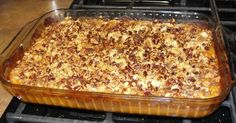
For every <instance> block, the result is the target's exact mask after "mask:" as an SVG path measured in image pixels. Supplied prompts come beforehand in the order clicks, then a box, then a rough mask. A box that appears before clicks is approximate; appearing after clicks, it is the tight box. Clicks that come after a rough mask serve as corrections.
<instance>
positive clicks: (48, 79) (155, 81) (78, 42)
mask: <svg viewBox="0 0 236 123" xmlns="http://www.w3.org/2000/svg"><path fill="white" fill-rule="evenodd" d="M32 40H33V43H32V46H31V47H30V48H29V49H28V50H27V51H25V53H24V56H23V58H22V59H20V60H19V61H17V65H16V67H14V68H13V69H12V70H11V71H10V75H9V78H10V81H11V82H12V83H14V84H20V85H27V86H36V87H45V88H55V89H65V90H76V91H88V92H103V93H112V94H113V93H114V94H129V95H144V96H150V95H152V96H163V97H178V98H211V97H216V96H218V95H219V94H220V93H221V87H220V74H219V67H218V66H219V65H218V60H217V57H216V54H215V48H214V42H213V34H212V29H211V28H210V27H209V26H208V25H207V24H205V23H201V22H197V23H194V22H185V23H178V22H175V20H174V19H170V20H168V21H161V20H158V19H156V20H143V19H136V20H134V19H129V18H119V19H118V18H117V19H116V18H114V19H105V18H90V17H80V18H77V19H72V18H70V17H67V18H65V19H64V20H62V21H59V22H53V23H50V24H49V25H48V26H46V27H45V28H44V29H43V30H41V31H36V32H35V34H34V36H33V38H32Z"/></svg>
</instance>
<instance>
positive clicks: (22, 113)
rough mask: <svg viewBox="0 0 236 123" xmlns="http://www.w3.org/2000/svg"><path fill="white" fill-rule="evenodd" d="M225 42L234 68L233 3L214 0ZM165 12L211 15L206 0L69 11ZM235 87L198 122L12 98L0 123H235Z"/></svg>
mask: <svg viewBox="0 0 236 123" xmlns="http://www.w3.org/2000/svg"><path fill="white" fill-rule="evenodd" d="M215 2H216V5H217V8H218V14H219V17H220V20H221V23H222V25H223V27H224V30H223V32H224V38H225V41H226V42H225V43H226V46H227V49H228V51H229V59H230V63H229V65H230V67H231V71H232V75H233V77H235V72H234V71H236V67H235V66H234V64H235V63H236V55H234V54H236V44H235V42H236V33H235V32H236V0H215ZM127 6H131V8H132V9H164V10H179V11H197V12H201V13H205V14H208V15H209V14H211V11H212V10H211V9H210V2H209V0H74V1H73V3H72V5H71V6H70V9H79V8H84V9H90V8H97V9H104V8H105V9H109V8H120V9H126V8H127ZM235 107H236V87H234V88H233V89H232V91H231V92H230V94H229V96H228V97H227V98H226V100H225V101H224V102H223V103H222V105H221V106H220V107H219V109H218V110H216V111H215V112H214V113H213V114H212V115H210V116H207V117H204V118H197V119H189V118H176V117H162V116H147V115H134V114H121V113H111V112H98V111H88V110H81V109H71V108H63V107H55V106H47V105H39V104H30V103H23V102H20V101H19V100H18V99H17V98H13V99H12V101H11V103H10V104H9V105H8V107H7V109H6V111H5V113H4V114H3V116H2V117H1V119H0V123H80V122H82V123H236V109H235Z"/></svg>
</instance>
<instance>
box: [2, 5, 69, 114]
mask: <svg viewBox="0 0 236 123" xmlns="http://www.w3.org/2000/svg"><path fill="white" fill-rule="evenodd" d="M71 3H72V0H0V10H1V12H0V18H1V19H0V52H2V50H3V49H4V48H5V47H6V46H7V45H8V43H9V42H10V41H11V39H12V38H13V37H14V36H15V35H16V34H17V32H18V31H19V30H20V29H21V28H22V27H23V26H24V24H26V23H27V22H29V21H31V20H33V19H35V18H37V17H40V16H41V15H43V14H44V13H46V12H48V11H50V10H53V9H57V8H68V7H69V6H70V4H71ZM11 99H12V96H11V95H10V94H9V93H8V92H7V91H6V90H5V89H4V88H3V87H2V85H1V84H0V116H1V115H2V113H3V112H4V110H5V108H6V107H7V105H8V103H9V102H10V100H11Z"/></svg>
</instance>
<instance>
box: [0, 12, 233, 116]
mask: <svg viewBox="0 0 236 123" xmlns="http://www.w3.org/2000/svg"><path fill="white" fill-rule="evenodd" d="M81 16H87V17H99V16H103V17H105V18H116V17H118V18H119V17H130V18H133V19H151V20H153V19H161V20H164V21H165V20H168V19H173V18H174V19H176V21H177V22H204V23H207V24H208V25H209V26H211V27H212V28H213V30H212V32H213V36H214V45H215V49H216V55H217V58H218V61H219V65H220V66H219V68H220V70H219V71H220V77H221V79H220V82H221V89H222V92H221V94H220V95H219V96H217V97H213V98H208V99H192V98H191V99H190V98H167V97H158V96H137V95H122V94H109V93H96V92H80V91H71V90H60V89H50V88H43V87H32V86H26V85H17V84H12V83H11V82H10V81H9V78H8V74H9V71H10V70H11V69H12V68H13V67H14V66H15V65H16V61H17V60H19V59H20V58H21V57H22V56H23V53H24V51H25V50H27V49H28V48H29V47H30V45H31V43H32V42H31V38H32V37H33V35H34V32H36V30H40V29H43V28H44V26H45V24H46V25H47V24H48V23H50V20H54V21H55V20H56V21H60V20H63V19H64V18H66V17H72V18H78V17H81ZM220 29H221V28H220V24H219V23H218V22H215V21H214V20H213V19H211V18H210V17H208V16H206V15H203V14H199V13H196V12H177V11H152V10H138V11H137V10H93V9H89V10H88V9H86V10H84V9H80V10H54V11H51V12H48V13H46V14H45V15H43V16H41V17H40V18H38V19H36V20H34V21H32V22H29V23H28V24H27V25H26V26H25V27H24V28H22V30H21V31H20V32H19V33H18V34H17V35H16V37H14V39H13V40H12V41H11V42H10V44H9V45H8V46H7V47H6V49H4V51H3V52H2V53H1V56H0V79H1V82H2V84H3V86H4V87H5V88H6V89H7V90H8V91H9V92H10V93H11V94H12V95H13V96H16V97H17V98H18V99H20V100H22V101H23V102H30V103H38V104H47V105H54V106H62V107H71V108H79V109H89V110H98V111H109V112H121V113H133V114H147V115H162V116H178V117H195V118H197V117H203V116H207V115H209V114H211V113H212V112H214V111H215V110H216V109H217V108H218V107H219V105H220V104H221V102H222V101H223V100H224V99H225V98H226V97H227V95H228V94H229V92H230V89H231V88H232V86H233V80H232V78H231V74H230V69H229V65H228V60H227V54H226V50H225V45H224V41H223V38H222V34H221V30H220Z"/></svg>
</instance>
